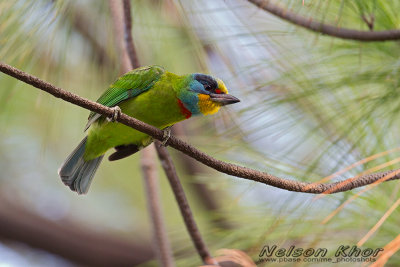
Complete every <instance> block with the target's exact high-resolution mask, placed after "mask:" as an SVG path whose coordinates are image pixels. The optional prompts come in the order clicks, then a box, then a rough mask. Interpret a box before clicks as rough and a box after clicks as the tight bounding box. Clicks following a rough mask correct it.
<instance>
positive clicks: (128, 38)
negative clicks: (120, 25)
mask: <svg viewBox="0 0 400 267" xmlns="http://www.w3.org/2000/svg"><path fill="white" fill-rule="evenodd" d="M123 6H124V30H125V31H124V32H125V34H124V36H125V44H126V50H127V51H128V55H129V59H130V60H131V64H132V67H133V68H134V69H136V68H138V67H139V66H140V65H139V60H138V57H137V54H136V50H135V46H134V44H133V38H132V17H131V2H130V1H129V0H123Z"/></svg>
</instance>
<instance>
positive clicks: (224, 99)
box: [210, 94, 240, 106]
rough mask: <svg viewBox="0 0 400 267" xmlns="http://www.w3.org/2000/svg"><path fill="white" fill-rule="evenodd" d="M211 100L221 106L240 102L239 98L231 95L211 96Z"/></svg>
mask: <svg viewBox="0 0 400 267" xmlns="http://www.w3.org/2000/svg"><path fill="white" fill-rule="evenodd" d="M210 100H211V101H213V102H215V103H218V104H219V105H221V106H226V105H230V104H235V103H238V102H240V100H239V99H238V98H237V97H234V96H233V95H229V94H210Z"/></svg>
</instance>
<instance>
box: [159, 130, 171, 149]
mask: <svg viewBox="0 0 400 267" xmlns="http://www.w3.org/2000/svg"><path fill="white" fill-rule="evenodd" d="M163 132H164V134H163V140H162V142H161V145H162V146H167V142H168V140H169V138H170V137H171V126H170V127H167V128H165V129H164V130H163Z"/></svg>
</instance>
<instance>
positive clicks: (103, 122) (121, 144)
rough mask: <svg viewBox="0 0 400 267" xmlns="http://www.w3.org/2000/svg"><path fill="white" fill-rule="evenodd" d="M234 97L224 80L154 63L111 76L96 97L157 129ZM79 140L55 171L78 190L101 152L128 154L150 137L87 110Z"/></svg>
mask: <svg viewBox="0 0 400 267" xmlns="http://www.w3.org/2000/svg"><path fill="white" fill-rule="evenodd" d="M239 101H240V100H239V99H237V98H236V97H234V96H232V95H229V94H228V90H227V89H226V86H225V84H224V83H223V82H222V81H221V80H220V79H217V78H214V77H212V76H210V75H205V74H200V73H194V74H188V75H182V76H180V75H176V74H174V73H171V72H168V71H166V70H164V68H162V67H160V66H148V67H142V68H138V69H134V70H132V71H130V72H128V73H126V74H124V75H123V76H121V77H120V78H119V79H118V80H117V81H115V82H114V83H113V84H112V85H111V86H110V87H109V88H108V90H107V91H105V92H104V93H103V95H101V96H100V98H99V99H98V100H97V102H98V103H100V104H103V105H105V106H108V107H116V106H119V107H120V109H121V111H122V112H123V113H125V114H127V115H129V116H131V117H134V118H136V119H138V120H141V121H143V122H146V123H148V124H151V125H153V126H155V127H157V128H159V129H162V130H165V129H169V127H170V126H172V125H174V124H175V123H177V122H179V121H182V120H185V119H189V118H190V117H192V116H195V115H208V114H213V113H216V112H217V111H218V110H219V109H220V107H221V106H224V105H229V104H233V103H237V102H239ZM86 130H88V133H87V136H86V137H85V138H84V139H83V140H82V141H81V142H80V143H79V145H78V146H77V147H76V148H75V150H74V151H72V153H71V154H70V155H69V156H68V158H67V159H66V160H65V162H64V163H63V164H62V166H61V167H60V169H59V170H58V174H59V175H60V177H61V179H62V181H63V182H64V184H66V185H68V186H69V187H70V188H71V190H73V191H76V192H77V193H78V194H85V193H87V192H88V190H89V186H90V183H91V181H92V179H93V176H94V174H95V172H96V170H97V168H98V167H99V164H100V162H101V160H102V159H103V157H104V154H105V153H106V151H107V150H109V149H110V148H115V152H114V153H113V154H111V155H110V156H109V158H108V159H109V160H110V161H113V160H118V159H122V158H125V157H128V156H130V155H132V154H134V153H136V152H138V151H139V150H140V149H142V148H144V147H146V146H148V145H149V144H151V143H152V141H153V140H152V137H151V136H149V135H147V134H145V133H142V132H140V131H137V130H134V129H132V128H130V127H128V126H126V125H124V124H121V123H118V122H112V121H111V120H110V119H109V118H106V117H105V116H102V115H100V114H97V113H94V112H92V113H90V115H89V119H88V123H87V124H86V127H85V131H86Z"/></svg>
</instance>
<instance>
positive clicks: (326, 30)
mask: <svg viewBox="0 0 400 267" xmlns="http://www.w3.org/2000/svg"><path fill="white" fill-rule="evenodd" d="M248 1H249V2H250V3H252V4H254V5H256V6H257V7H259V8H261V9H263V10H265V11H267V12H269V13H271V14H273V15H275V16H277V17H280V18H281V19H284V20H286V21H288V22H291V23H293V24H296V25H297V26H300V27H303V28H306V29H308V30H311V31H314V32H319V33H322V34H326V35H329V36H333V37H338V38H342V39H348V40H356V41H363V42H381V41H394V40H400V30H398V29H395V30H385V31H359V30H353V29H346V28H338V27H336V26H332V25H329V24H324V23H322V22H320V21H316V20H314V19H313V18H306V17H303V16H301V15H299V14H296V13H293V12H291V11H289V10H288V9H287V8H282V7H280V6H278V5H277V4H274V3H272V2H271V1H269V0H248Z"/></svg>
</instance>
